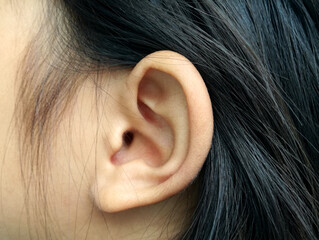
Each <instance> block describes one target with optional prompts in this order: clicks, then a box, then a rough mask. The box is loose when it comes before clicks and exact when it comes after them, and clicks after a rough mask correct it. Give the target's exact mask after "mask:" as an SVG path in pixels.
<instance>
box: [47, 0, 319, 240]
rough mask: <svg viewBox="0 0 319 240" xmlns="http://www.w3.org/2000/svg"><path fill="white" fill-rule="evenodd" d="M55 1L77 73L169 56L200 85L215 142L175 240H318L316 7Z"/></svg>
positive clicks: (285, 1)
mask: <svg viewBox="0 0 319 240" xmlns="http://www.w3.org/2000/svg"><path fill="white" fill-rule="evenodd" d="M61 2H62V7H63V8H62V9H63V11H65V12H64V14H65V15H64V18H65V19H64V21H63V23H64V25H63V34H64V35H65V36H64V40H63V44H64V45H65V46H67V48H68V49H71V50H72V51H73V52H74V53H75V54H74V56H75V55H76V56H77V57H78V59H85V61H78V62H77V64H78V65H79V66H81V67H83V69H86V70H88V69H91V68H94V67H96V68H101V67H111V68H118V67H132V66H134V65H136V64H137V63H138V62H139V61H140V60H141V59H142V58H143V57H145V56H146V55H148V54H150V53H152V52H155V51H158V50H172V51H176V52H178V53H180V54H182V55H184V56H185V57H186V58H188V59H189V60H190V61H191V62H192V63H193V64H194V65H195V66H196V68H197V69H198V71H199V72H200V74H201V75H202V77H203V79H204V81H205V83H206V86H207V89H208V91H209V94H210V97H211V100H212V107H213V112H214V136H213V141H212V145H211V149H210V152H209V154H208V156H207V159H206V161H205V164H204V166H203V168H202V170H201V172H200V174H199V176H198V179H197V181H198V186H199V199H198V202H197V206H196V209H195V210H194V214H193V216H192V220H191V224H190V225H189V226H188V228H187V229H186V231H185V232H183V233H181V234H180V235H179V236H176V239H177V238H178V239H192V240H199V239H205V240H206V239H267V240H268V239H289V240H290V239H298V240H299V239H319V233H318V227H319V219H318V209H319V208H318V199H319V198H318V177H317V173H318V170H319V162H318V157H319V152H318V146H319V121H318V120H319V96H318V95H319V94H318V92H319V70H318V69H319V68H318V60H319V59H318V58H319V52H318V51H319V32H318V28H319V3H318V2H317V1H315V0H233V1H232V0H231V1H224V0H203V1H196V0H174V1H172V0H137V1H130V0H117V1H108V0H94V1H92V0H62V1H61ZM47 102H50V101H49V100H47ZM46 107H50V104H49V105H48V104H47V105H46Z"/></svg>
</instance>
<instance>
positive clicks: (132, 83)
mask: <svg viewBox="0 0 319 240" xmlns="http://www.w3.org/2000/svg"><path fill="white" fill-rule="evenodd" d="M124 82H125V84H123V85H121V84H119V83H115V84H114V87H113V89H114V93H115V94H116V96H114V95H113V97H115V98H117V99H118V101H117V102H118V103H119V104H114V105H113V106H112V107H113V108H114V109H113V110H112V113H113V115H112V116H111V118H109V119H108V124H109V125H111V126H109V127H110V129H113V131H111V130H110V131H109V132H107V134H106V135H107V136H105V137H106V138H114V139H117V140H116V141H115V140H114V139H113V140H112V139H110V141H109V143H110V144H111V145H112V144H113V146H109V147H108V148H107V149H110V150H109V151H108V153H107V156H106V157H105V158H103V159H101V160H100V159H99V160H98V162H97V166H96V169H97V171H96V176H95V178H94V180H93V181H92V193H93V194H92V196H93V198H94V201H95V203H96V204H97V206H98V207H99V208H100V209H101V210H102V211H106V212H116V211H122V210H125V209H129V208H133V207H139V206H144V205H148V204H153V203H156V202H159V201H162V200H164V199H166V198H168V197H170V196H172V195H174V194H176V193H178V192H179V191H181V190H183V189H184V188H185V187H186V186H187V185H188V184H189V183H190V182H191V181H192V180H193V179H194V178H195V177H196V175H197V174H198V172H199V170H200V168H201V166H202V165H203V163H204V161H205V159H206V156H207V153H208V151H209V149H210V145H211V139H212V136H213V115H212V107H211V101H210V98H209V95H208V92H207V89H206V86H205V84H204V82H203V79H202V78H201V76H200V74H199V73H198V71H197V70H196V68H195V67H194V66H193V64H192V63H190V62H189V61H188V60H187V59H186V58H185V57H183V56H182V55H179V54H177V53H175V52H171V51H160V52H155V53H153V54H151V55H149V56H147V57H145V58H144V59H142V60H141V61H140V62H139V63H138V64H137V65H136V66H135V68H134V69H133V70H132V71H131V72H130V73H129V74H128V75H127V78H126V79H125V81H124ZM124 86H125V87H124Z"/></svg>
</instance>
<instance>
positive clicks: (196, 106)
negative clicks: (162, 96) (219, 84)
mask: <svg viewBox="0 0 319 240" xmlns="http://www.w3.org/2000/svg"><path fill="white" fill-rule="evenodd" d="M181 63H182V64H181ZM152 69H153V70H157V71H160V72H164V73H167V74H169V75H170V76H172V77H173V78H175V79H176V80H177V81H178V83H179V84H180V86H181V88H182V91H183V93H184V95H185V99H186V102H187V110H188V125H189V126H188V140H187V143H185V144H186V145H187V147H186V149H182V150H181V151H184V155H185V156H184V158H185V159H184V160H183V161H184V162H183V163H182V164H179V165H178V166H173V167H172V166H170V165H169V164H164V165H163V166H161V167H160V168H159V169H157V170H158V171H160V172H163V171H164V172H166V173H167V175H168V176H169V177H168V178H167V179H165V180H164V181H162V182H160V183H159V184H158V185H155V186H151V187H149V188H147V189H144V190H143V191H140V192H139V193H138V194H137V195H138V196H137V197H136V199H135V200H132V196H124V195H121V199H119V198H118V197H117V198H116V197H115V198H116V199H115V200H114V201H112V200H110V199H109V200H108V202H106V203H105V202H104V203H103V204H101V202H100V201H96V199H95V198H94V199H95V202H96V204H97V206H98V207H99V208H100V209H101V210H102V211H105V212H118V211H123V210H127V209H130V208H135V207H141V206H145V205H150V204H155V203H157V202H160V201H163V200H165V199H167V198H169V197H171V196H173V195H175V194H177V193H178V192H181V191H182V190H183V189H185V188H186V187H187V186H188V185H189V184H190V183H191V182H192V181H193V180H194V179H195V178H196V176H197V175H198V173H199V171H200V169H201V168H202V166H203V164H204V162H205V160H206V158H207V154H208V152H209V149H210V147H211V141H212V137H213V128H214V122H213V112H212V106H211V100H210V96H209V94H208V91H207V88H206V85H205V83H204V81H203V79H202V77H201V76H200V74H199V72H198V71H197V69H196V68H195V66H194V65H193V64H192V63H191V62H190V61H189V60H188V59H186V58H185V57H184V56H182V55H180V54H178V53H176V52H172V51H167V50H164V51H158V52H154V53H151V54H150V55H148V56H146V57H144V58H143V59H142V60H141V61H140V62H139V63H138V64H137V65H136V66H135V67H134V68H133V70H132V71H131V72H130V73H129V75H128V80H127V81H126V87H127V89H128V90H130V94H131V95H130V97H133V98H134V99H136V100H138V88H139V84H140V82H141V81H142V79H143V77H144V76H146V74H147V73H148V71H150V70H152ZM185 76H187V77H185ZM190 79H196V84H194V83H193V84H189V83H191V82H190V81H189V80H190ZM187 83H188V84H187ZM136 88H137V89H136ZM194 93H197V94H194ZM195 95H196V96H195ZM197 95H200V96H201V98H198V97H197ZM200 99H202V100H200ZM199 116H200V117H199ZM204 129H205V131H203V130H204ZM173 130H174V131H175V130H176V129H175V128H174V129H173ZM199 132H200V133H201V134H198V133H199ZM174 134H176V133H174ZM198 142H199V143H198ZM198 144H201V147H199V148H198V147H196V146H197V145H198ZM194 159H195V161H194ZM168 162H169V163H170V164H176V161H170V160H168ZM172 169H176V170H174V171H173V172H170V173H168V172H169V171H171V170H172ZM145 171H146V170H145ZM91 190H92V192H93V196H94V195H96V193H95V192H96V191H98V190H99V189H96V188H92V189H91ZM98 195H99V193H98ZM98 198H99V197H98ZM119 201H121V203H120V202H119ZM121 204H122V205H121Z"/></svg>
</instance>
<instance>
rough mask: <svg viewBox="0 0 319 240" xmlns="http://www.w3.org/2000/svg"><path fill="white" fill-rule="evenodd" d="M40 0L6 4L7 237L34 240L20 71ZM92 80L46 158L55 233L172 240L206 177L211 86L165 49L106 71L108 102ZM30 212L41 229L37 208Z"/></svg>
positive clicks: (3, 148)
mask: <svg viewBox="0 0 319 240" xmlns="http://www.w3.org/2000/svg"><path fill="white" fill-rule="evenodd" d="M39 2H40V1H36V0H25V1H21V2H19V3H15V1H8V0H0V16H1V18H0V52H1V54H0V164H1V172H0V175H1V182H0V184H1V185H0V188H1V189H0V190H1V192H0V193H1V206H0V210H1V211H0V239H9V240H10V239H11V240H15V239H24V240H25V239H28V236H32V234H33V233H34V230H35V229H28V225H27V216H28V215H27V212H26V208H29V207H30V206H34V205H30V206H26V205H25V204H24V193H25V191H24V190H25V189H24V186H23V181H22V179H21V174H20V172H21V163H20V161H23V160H24V159H23V158H21V157H20V155H19V141H18V139H17V136H18V135H17V129H15V125H14V120H15V119H14V117H15V116H14V110H15V103H16V95H17V92H18V90H19V85H18V84H17V83H19V80H20V79H18V78H17V72H18V70H19V69H20V68H19V67H20V63H21V60H22V59H23V57H24V56H25V54H26V52H27V50H28V44H29V43H30V42H32V41H34V40H35V39H34V36H35V33H36V32H37V30H38V29H39V26H40V21H41V14H43V12H42V11H41V5H40V3H39ZM91 77H94V76H91ZM91 77H88V79H87V80H86V81H85V83H84V84H83V86H81V88H80V90H79V92H78V93H77V94H76V97H75V98H74V99H73V101H72V104H70V107H69V109H68V111H66V113H65V115H64V116H63V119H62V122H61V124H60V125H59V127H58V128H57V129H55V131H54V133H55V134H54V136H52V142H51V145H52V148H51V152H52V153H53V154H51V158H50V159H44V160H47V161H52V164H51V166H52V168H51V169H50V172H48V173H47V174H48V176H50V178H49V179H50V180H49V181H48V182H47V183H46V189H47V199H48V205H49V206H50V207H49V208H50V213H51V214H52V216H53V219H54V224H51V225H50V226H47V227H48V228H50V229H49V231H53V232H54V233H55V234H56V236H57V239H92V240H94V239H169V237H171V236H174V235H175V234H177V233H179V232H180V231H182V229H183V228H184V227H185V224H187V222H188V219H187V218H188V217H189V214H191V209H189V208H188V206H192V204H193V203H194V202H195V201H196V194H195V186H193V187H192V189H191V190H190V192H191V193H192V194H193V197H192V198H187V196H186V193H188V192H189V191H187V192H182V190H183V189H185V188H186V187H187V186H188V185H189V184H190V183H191V182H192V181H193V180H194V179H195V178H196V176H197V174H198V172H199V170H200V168H201V167H202V165H203V163H204V161H205V158H206V155H207V153H208V151H209V148H210V145H211V139H212V136H213V114H212V110H211V99H210V98H209V95H208V93H207V89H206V87H205V84H204V81H203V79H202V78H201V76H200V74H199V73H198V71H197V70H196V68H195V67H194V66H193V64H192V63H190V62H189V61H188V60H187V59H186V58H185V57H183V56H181V55H179V54H177V53H175V52H171V51H160V52H155V53H153V54H151V55H149V56H147V57H145V58H144V59H142V60H141V61H140V62H139V63H138V64H137V65H136V66H135V67H134V68H133V69H129V70H121V71H116V72H105V73H104V74H103V76H102V77H103V78H105V79H106V80H105V86H104V87H105V89H104V90H105V91H107V93H108V94H104V95H103V94H101V95H100V96H101V97H100V98H99V100H98V101H96V99H95V97H96V88H95V87H94V85H93V83H92V82H91V81H90V79H91ZM127 133H130V134H131V135H130V136H131V137H133V138H132V139H131V140H130V141H127V139H125V138H123V136H125V134H127ZM193 188H194V189H193ZM181 192H182V193H181ZM30 200H31V201H38V199H37V198H35V197H33V196H32V195H31V196H30ZM38 206H39V207H40V208H41V206H42V205H41V202H39V205H38ZM28 210H29V213H31V217H30V216H29V217H30V219H31V222H32V224H31V225H33V221H35V223H36V220H37V218H36V216H32V215H34V214H32V213H34V212H35V211H34V209H28ZM30 219H29V220H30ZM34 226H36V224H34ZM34 228H36V227H34ZM29 232H31V235H29ZM40 234H42V233H40ZM43 234H44V233H43ZM40 236H41V235H40ZM43 236H45V235H43Z"/></svg>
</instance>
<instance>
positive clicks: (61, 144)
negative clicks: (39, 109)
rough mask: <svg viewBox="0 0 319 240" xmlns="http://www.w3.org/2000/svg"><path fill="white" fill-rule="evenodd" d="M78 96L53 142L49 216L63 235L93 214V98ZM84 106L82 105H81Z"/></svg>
mask: <svg viewBox="0 0 319 240" xmlns="http://www.w3.org/2000/svg"><path fill="white" fill-rule="evenodd" d="M83 89H86V91H85V92H80V93H79V95H78V96H77V97H76V99H74V101H75V104H74V105H72V109H71V110H70V111H67V113H66V114H65V116H64V117H63V119H62V122H61V123H60V124H59V127H58V129H57V131H56V137H55V138H54V140H53V142H52V148H51V152H52V154H51V156H50V159H49V161H50V165H51V166H50V169H49V170H48V172H49V174H50V175H49V182H48V187H47V189H48V190H49V191H48V193H49V196H48V198H49V201H50V206H51V207H52V209H53V211H52V214H53V216H54V218H55V219H56V220H57V222H58V223H59V225H60V226H62V228H65V231H69V232H72V231H71V230H70V229H73V230H74V226H83V224H85V223H86V221H87V220H88V219H90V215H91V214H92V208H93V207H94V206H93V201H91V198H90V184H91V182H92V181H91V179H92V178H93V177H94V174H95V165H96V159H97V157H98V156H99V155H101V154H103V153H101V149H103V148H102V143H101V142H100V141H99V139H101V138H100V137H99V135H100V133H99V124H98V118H97V115H96V113H95V110H96V105H95V103H94V101H93V100H94V98H93V96H94V95H93V94H92V93H90V92H87V88H83ZM84 103H85V104H84Z"/></svg>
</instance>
